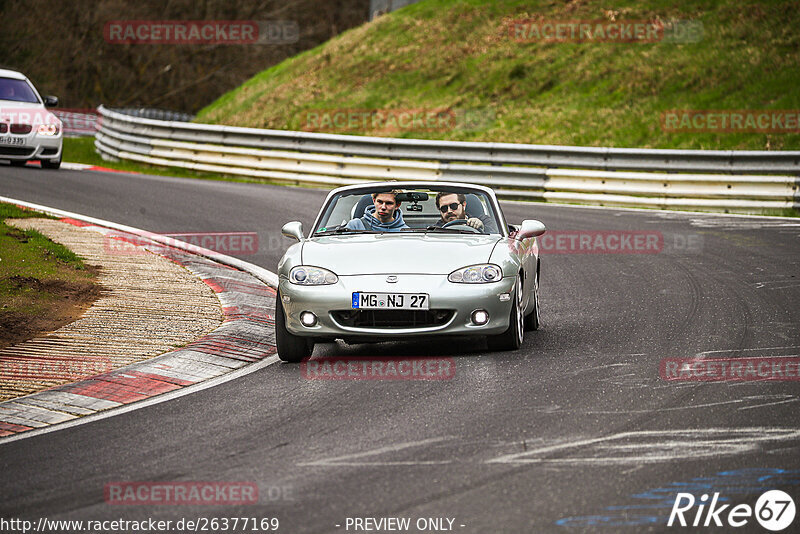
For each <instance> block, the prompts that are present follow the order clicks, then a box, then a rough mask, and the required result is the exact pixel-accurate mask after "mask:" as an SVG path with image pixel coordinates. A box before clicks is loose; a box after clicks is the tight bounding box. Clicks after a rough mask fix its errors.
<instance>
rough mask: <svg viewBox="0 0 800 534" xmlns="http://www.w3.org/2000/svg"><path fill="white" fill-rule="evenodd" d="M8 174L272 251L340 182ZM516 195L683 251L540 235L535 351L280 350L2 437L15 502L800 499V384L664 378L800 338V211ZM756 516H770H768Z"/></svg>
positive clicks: (474, 520)
mask: <svg viewBox="0 0 800 534" xmlns="http://www.w3.org/2000/svg"><path fill="white" fill-rule="evenodd" d="M0 194H2V195H4V196H9V197H12V198H18V199H22V200H27V201H30V202H35V203H40V204H44V205H47V206H52V207H57V208H61V209H65V210H69V211H74V212H78V213H82V214H85V215H90V216H94V217H100V218H103V219H106V220H111V221H114V222H118V223H122V224H127V225H132V226H135V227H139V228H143V229H146V230H151V231H155V232H225V231H256V232H258V233H259V237H260V244H261V247H260V250H259V252H258V253H257V254H254V255H250V256H242V258H243V259H246V260H248V261H251V262H253V263H256V264H258V265H261V266H263V267H265V268H268V269H270V270H275V269H276V265H277V261H278V259H279V258H280V256H281V255H282V253H283V251H284V250H285V248H287V247H288V246H289V244H290V241H289V240H288V239H282V238H280V236H279V233H280V227H281V226H282V224H283V223H285V222H288V221H290V220H301V221H303V223H304V224H305V225H306V228H308V225H309V224H310V223H311V222H312V219H313V217H314V215H315V214H316V212H317V210H318V208H319V206H320V203H321V201H322V199H323V198H324V196H325V191H321V190H312V189H300V188H284V187H277V186H266V185H253V184H243V183H230V182H220V181H205V180H189V179H178V178H165V177H158V176H144V175H140V176H131V175H125V174H114V173H103V172H76V171H67V170H62V171H59V172H53V171H43V170H39V169H37V168H24V169H18V168H11V167H9V166H7V165H0ZM504 211H505V213H506V216H507V218H508V219H509V221H511V222H517V223H518V222H520V221H521V220H522V219H523V218H538V219H540V220H542V221H543V222H544V223H545V224H546V225H547V227H548V230H550V231H555V230H608V231H642V230H644V231H656V232H662V235H663V236H664V249H663V250H662V251H661V252H660V253H658V254H548V255H543V267H542V281H541V305H542V315H543V327H542V329H541V330H540V331H538V332H533V333H527V335H526V338H525V342H524V345H523V347H522V348H521V349H520V350H519V351H518V352H515V353H489V352H487V350H486V348H485V346H483V345H481V344H480V343H475V342H472V341H469V340H463V341H462V340H456V341H441V342H437V343H419V342H397V343H381V344H368V345H354V346H349V345H345V344H342V343H339V344H326V345H320V346H318V347H317V349H316V351H315V353H314V354H315V357H318V356H323V355H361V356H376V355H398V356H420V355H425V354H432V355H437V356H448V357H453V358H454V360H455V363H456V373H455V377H454V378H453V379H451V380H439V381H374V380H372V381H346V380H345V381H329V380H306V379H304V378H303V377H302V376H301V373H300V370H299V368H298V366H297V365H289V364H274V365H270V366H268V367H266V368H264V369H261V370H259V371H257V372H254V373H252V374H249V375H247V376H245V377H242V378H239V379H236V380H233V381H231V382H227V383H225V384H222V385H219V386H216V387H213V388H210V389H206V390H203V391H200V392H197V393H194V394H191V395H187V396H184V397H181V398H178V399H175V400H172V401H169V402H165V403H162V404H158V405H154V406H150V407H146V408H143V409H140V410H135V411H131V412H129V413H125V414H122V415H119V416H116V417H111V418H108V419H104V420H101V421H97V422H92V423H89V424H85V425H81V426H77V427H74V428H68V429H65V430H61V431H57V432H52V433H49V434H45V435H41V436H35V437H32V438H28V439H23V440H19V441H16V442H12V443H7V444H0V465H2V476H0V517H2V518H26V519H32V520H38V518H40V517H46V518H48V519H82V520H109V519H118V518H123V519H134V520H143V519H147V518H154V519H164V520H167V519H171V520H177V519H180V518H197V517H205V518H213V517H220V518H221V517H233V516H239V517H258V518H260V517H277V518H278V519H279V520H280V528H279V530H278V532H288V533H299V532H320V533H322V532H356V530H354V529H353V527H352V526H351V527H350V528H349V530H348V529H347V528H346V524H347V523H346V521H347V518H348V517H349V518H356V517H358V518H365V517H371V518H380V517H408V518H411V521H412V523H411V525H412V528H411V530H409V532H418V530H416V528H415V523H414V522H415V521H416V520H417V519H418V518H451V519H454V522H453V527H452V529H453V531H456V532H463V533H478V532H481V533H482V532H559V531H592V532H620V531H624V532H643V531H652V532H660V531H668V530H669V531H678V532H680V531H690V530H692V529H691V528H685V529H682V528H677V527H675V528H672V529H668V528H667V527H666V525H665V518H666V517H667V516H668V515H669V512H670V509H671V506H672V502H673V500H674V496H675V494H676V493H677V491H678V490H677V489H676V488H681V487H682V488H690V489H689V490H688V491H691V492H693V493H694V495H695V497H696V498H698V499H699V498H700V495H701V493H713V492H717V491H719V492H721V493H722V495H721V497H723V498H724V497H727V498H728V499H729V500H728V502H729V503H733V504H736V503H748V504H750V505H751V506H752V505H753V504H754V503H755V501H756V499H757V497H758V496H759V495H760V494H761V493H762V492H763V491H764V490H765V489H768V488H773V487H778V488H781V489H783V490H784V491H786V492H787V493H789V494H790V495H791V496H792V497H793V498H794V500H795V501H796V502H797V503H798V504H800V500H798V498H800V474H799V473H800V471H798V470H800V437H798V436H799V435H800V417H798V407H799V406H800V405H799V404H798V395H799V394H800V386H799V384H800V382H796V381H794V382H792V381H781V382H764V381H747V382H724V383H714V382H699V381H693V382H684V383H676V382H667V381H665V380H663V379H661V378H660V376H659V365H660V362H661V361H662V360H663V359H665V358H689V357H694V356H696V355H701V356H705V357H727V356H730V357H742V356H792V355H795V356H796V355H798V353H799V351H800V328H798V325H800V317H799V316H798V315H799V314H800V306H798V302H800V268H799V267H800V241H799V238H800V220H798V221H787V220H779V219H754V218H739V217H736V218H734V217H715V216H708V215H699V214H686V213H661V212H647V211H623V210H597V209H585V208H574V207H560V206H546V205H538V204H522V203H504ZM709 351H723V352H709ZM754 470H757V471H754ZM116 481H156V482H168V481H248V482H254V483H256V484H257V485H258V486H259V489H260V492H259V503H258V504H253V505H247V506H149V505H134V506H128V505H109V504H106V502H105V501H104V493H103V488H104V486H105V485H106V484H108V483H110V482H116ZM681 484H689V485H688V486H682V485H681ZM695 511H696V508H693V509H692V510H691V513H687V519H688V520H689V521H691V520H692V519H693V518H694V513H695ZM722 517H723V519H724V517H725V516H724V515H723V516H722ZM447 524H448V523H447V522H445V525H447ZM798 524H800V518H798V519H796V520H795V523H794V524H793V525H792V527H791V528H790V529H788V530H787V532H788V531H790V530H792V529H793V528H796V527H797V525H798ZM337 525H339V526H338V527H337ZM462 525H463V526H462ZM703 530H705V531H729V530H731V529H729V528H723V529H713V528H711V529H703ZM360 531H361V532H364V530H360ZM428 531H431V530H428ZM736 531H737V532H750V531H752V532H767V531H766V530H764V529H763V528H761V527H760V526H759V525H758V524H757V523H756V522H755V520H754V519H753V518H750V520H749V523H748V524H747V525H746V526H745V527H743V528H738V529H736ZM373 532H374V531H373ZM382 532H386V530H384V531H382Z"/></svg>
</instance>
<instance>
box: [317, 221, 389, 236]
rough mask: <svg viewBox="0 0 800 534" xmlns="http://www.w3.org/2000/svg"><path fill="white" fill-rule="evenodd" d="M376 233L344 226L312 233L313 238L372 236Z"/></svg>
mask: <svg viewBox="0 0 800 534" xmlns="http://www.w3.org/2000/svg"><path fill="white" fill-rule="evenodd" d="M374 233H376V232H372V231H370V230H355V229H353V228H348V227H347V226H345V225H341V224H340V225H339V226H334V227H333V228H330V229H328V228H326V229H325V230H322V231H319V230H317V231H316V232H314V235H315V236H318V235H335V234H374Z"/></svg>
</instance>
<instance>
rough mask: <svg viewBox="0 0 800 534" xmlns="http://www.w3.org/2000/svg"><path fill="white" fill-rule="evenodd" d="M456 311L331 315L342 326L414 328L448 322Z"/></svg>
mask: <svg viewBox="0 0 800 534" xmlns="http://www.w3.org/2000/svg"><path fill="white" fill-rule="evenodd" d="M454 313H455V312H454V311H453V310H336V311H333V312H331V315H333V319H334V320H335V321H336V322H337V323H339V324H340V325H342V326H351V327H358V328H414V327H425V326H441V325H443V324H447V322H448V321H450V319H452V318H453V314H454Z"/></svg>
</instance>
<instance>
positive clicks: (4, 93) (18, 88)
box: [0, 78, 39, 104]
mask: <svg viewBox="0 0 800 534" xmlns="http://www.w3.org/2000/svg"><path fill="white" fill-rule="evenodd" d="M0 100H12V101H14V102H31V103H34V104H38V103H39V99H38V98H37V97H36V93H35V92H34V91H33V88H32V87H31V86H30V85H29V84H28V82H26V81H25V80H15V79H14V78H0Z"/></svg>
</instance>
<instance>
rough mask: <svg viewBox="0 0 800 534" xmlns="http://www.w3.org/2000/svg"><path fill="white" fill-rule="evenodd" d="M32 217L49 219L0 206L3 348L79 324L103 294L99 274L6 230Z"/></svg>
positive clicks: (61, 250) (69, 255)
mask: <svg viewBox="0 0 800 534" xmlns="http://www.w3.org/2000/svg"><path fill="white" fill-rule="evenodd" d="M29 217H40V218H41V217H46V216H45V215H42V214H41V213H37V212H33V211H28V210H24V209H21V208H19V207H17V206H14V205H11V204H6V203H0V302H2V303H3V304H2V306H0V347H4V346H8V345H12V344H15V343H19V342H21V341H24V340H26V339H30V338H32V337H35V336H36V335H38V334H41V333H44V332H50V331H53V330H55V329H57V328H59V327H61V326H63V325H64V324H67V323H69V322H71V321H73V320H75V319H77V318H78V317H80V315H81V314H82V313H83V311H84V310H85V309H86V308H88V307H89V306H90V305H91V304H92V302H94V301H95V300H96V299H97V297H98V296H99V294H100V288H99V286H98V284H97V283H96V281H95V280H96V277H97V269H96V268H94V267H92V266H89V265H86V264H85V263H84V262H83V260H82V259H81V258H79V257H78V256H76V255H75V254H74V253H73V252H72V251H70V250H69V249H68V248H67V247H65V246H63V245H61V244H58V243H54V242H53V241H51V240H49V239H48V238H46V237H45V236H44V235H42V234H41V233H39V232H37V231H34V230H24V231H23V230H19V229H17V228H14V227H12V226H9V225H8V224H6V219H7V218H14V219H17V218H29Z"/></svg>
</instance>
